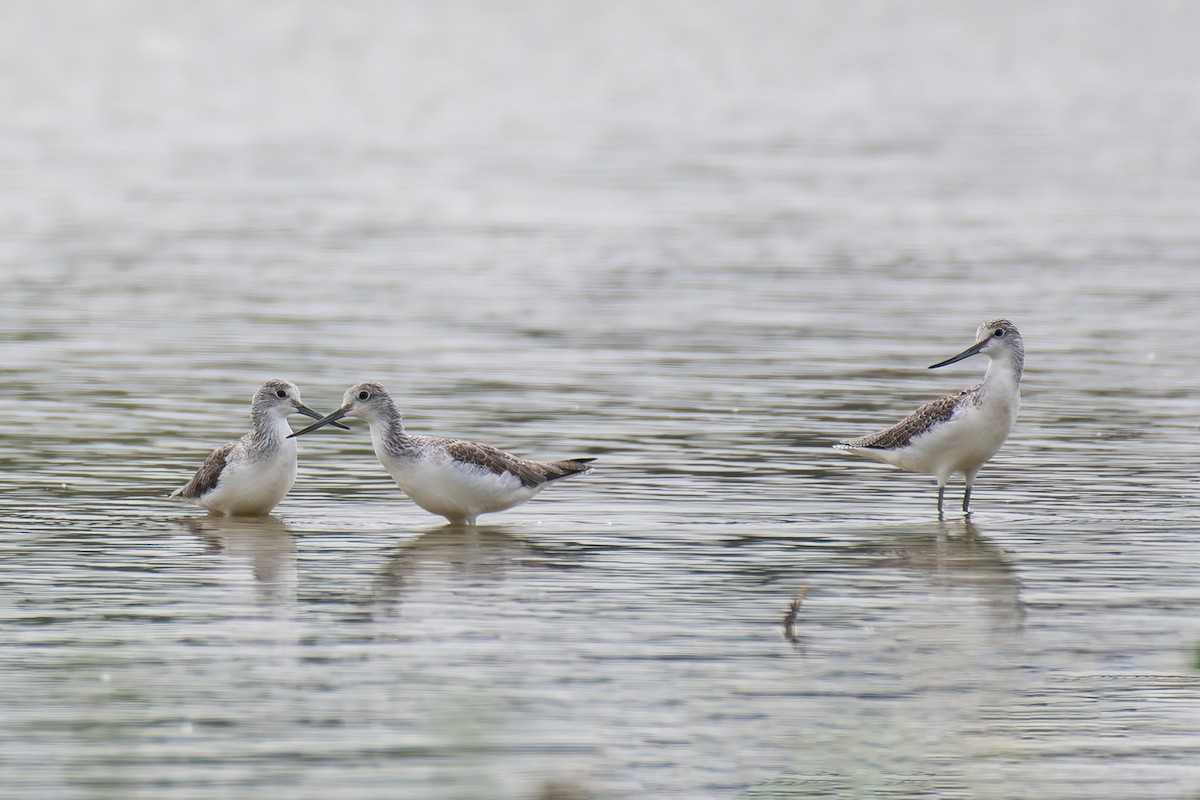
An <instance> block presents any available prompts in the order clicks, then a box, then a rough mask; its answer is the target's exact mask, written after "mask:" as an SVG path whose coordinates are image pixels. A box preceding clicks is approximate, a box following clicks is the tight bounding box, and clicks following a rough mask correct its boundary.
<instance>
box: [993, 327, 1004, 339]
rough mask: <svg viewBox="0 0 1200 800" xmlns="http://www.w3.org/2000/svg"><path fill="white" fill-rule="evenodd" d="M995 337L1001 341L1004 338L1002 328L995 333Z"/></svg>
mask: <svg viewBox="0 0 1200 800" xmlns="http://www.w3.org/2000/svg"><path fill="white" fill-rule="evenodd" d="M995 336H996V338H997V339H1002V338H1004V329H1003V328H1001V329H1000V330H998V331H996V333H995Z"/></svg>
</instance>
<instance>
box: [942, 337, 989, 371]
mask: <svg viewBox="0 0 1200 800" xmlns="http://www.w3.org/2000/svg"><path fill="white" fill-rule="evenodd" d="M987 343H988V340H987V339H984V340H983V341H982V342H976V343H975V344H973V345H971V346H970V347H968V348H967V349H966V350H963V351H962V352H961V353H959V354H958V355H956V356H955V357H954V358H947V359H946V360H945V361H942V362H939V363H937V364H934V365H933V366H931V367H930V369H937V368H938V367H944V366H946V365H947V364H953V363H954V362H956V361H962V360H963V359H964V358H970V357H971V356H974V355H979V351H980V350H982V349H983V346H984V345H985V344H987Z"/></svg>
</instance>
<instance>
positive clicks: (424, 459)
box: [370, 421, 545, 525]
mask: <svg viewBox="0 0 1200 800" xmlns="http://www.w3.org/2000/svg"><path fill="white" fill-rule="evenodd" d="M370 422H371V442H372V444H373V445H374V446H375V455H376V456H377V457H378V458H379V463H380V464H382V465H383V468H384V469H386V470H387V471H388V474H389V475H391V476H392V479H393V480H394V481H396V485H397V486H399V487H400V488H401V489H402V490H403V491H404V493H405V494H406V495H408V496H409V498H410V499H411V500H412V501H413V502H414V503H416V504H417V505H419V506H420V507H421V508H423V509H425V510H426V511H428V512H430V513H431V514H438V515H440V516H443V517H445V518H446V519H448V520H450V521H451V522H459V523H462V522H465V523H467V524H471V525H473V524H475V519H476V517H478V516H479V515H480V514H487V513H491V512H493V511H504V510H505V509H508V508H512V507H513V506H515V505H519V504H521V503H524V502H525V501H526V500H528V499H529V498H531V497H533V496H534V495H535V494H537V493H538V492H540V491H541V490H542V489H543V488H544V487H545V484H542V485H539V486H525V485H524V484H522V483H521V479H520V478H518V477H517V476H516V475H513V474H512V473H509V472H503V473H496V472H492V471H491V470H490V469H487V468H485V467H478V466H475V465H473V464H467V463H464V462H462V461H457V460H455V459H454V458H453V457H452V456H451V455H450V454H449V453H447V452H446V451H445V450H442V449H440V448H436V447H431V448H428V449H425V450H420V451H418V452H417V453H415V454H414V455H413V456H396V455H393V454H392V453H389V452H388V450H387V447H386V446H385V443H384V436H385V430H386V425H385V424H376V423H375V422H374V421H370Z"/></svg>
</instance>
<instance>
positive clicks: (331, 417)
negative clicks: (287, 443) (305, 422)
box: [288, 408, 349, 439]
mask: <svg viewBox="0 0 1200 800" xmlns="http://www.w3.org/2000/svg"><path fill="white" fill-rule="evenodd" d="M344 416H346V409H344V408H339V409H338V410H337V411H334V412H333V413H332V414H328V415H326V416H324V417H321V418H320V419H319V420H317V421H316V422H314V423H313V424H312V425H309V426H308V427H307V428H305V429H304V430H302V431H296V432H295V433H293V434H292V435H291V436H289V437H288V438H289V439H293V438H295V437H297V436H303V435H304V434H306V433H312V432H313V431H315V430H316V429H317V428H324V427H325V426H326V425H337V421H338V420H339V419H341V418H342V417H344ZM337 426H338V427H339V428H346V426H345V425H337ZM347 430H349V429H348V428H347Z"/></svg>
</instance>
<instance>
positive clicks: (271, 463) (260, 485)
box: [199, 439, 296, 516]
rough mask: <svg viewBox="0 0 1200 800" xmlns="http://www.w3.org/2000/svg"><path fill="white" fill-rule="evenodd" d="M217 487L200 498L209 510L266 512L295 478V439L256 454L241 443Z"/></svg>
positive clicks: (225, 512) (243, 513) (286, 491)
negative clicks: (262, 453) (263, 453)
mask: <svg viewBox="0 0 1200 800" xmlns="http://www.w3.org/2000/svg"><path fill="white" fill-rule="evenodd" d="M231 456H232V457H231V458H230V459H229V460H228V461H227V462H226V463H225V468H224V469H223V470H222V471H221V479H220V480H219V481H217V485H216V487H215V488H214V489H213V490H212V491H211V492H208V493H207V494H205V495H204V496H203V497H201V498H200V499H199V503H200V505H201V506H203V507H204V508H207V509H208V510H210V511H216V512H219V513H223V514H231V515H237V516H245V515H254V514H266V513H267V512H269V511H270V510H271V509H272V508H274V507H275V506H276V505H278V504H279V501H280V500H282V499H283V498H284V496H285V495H286V494H287V493H288V491H289V490H291V488H292V484H293V483H295V482H296V442H295V440H293V439H285V440H283V441H282V442H280V443H279V446H278V447H277V448H274V449H272V451H271V452H270V453H269V454H265V455H259V456H257V457H256V456H253V455H252V454H250V453H249V452H247V450H246V449H245V447H244V446H242V445H239V446H238V447H237V448H236V449H235V450H234V451H233V453H231Z"/></svg>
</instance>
